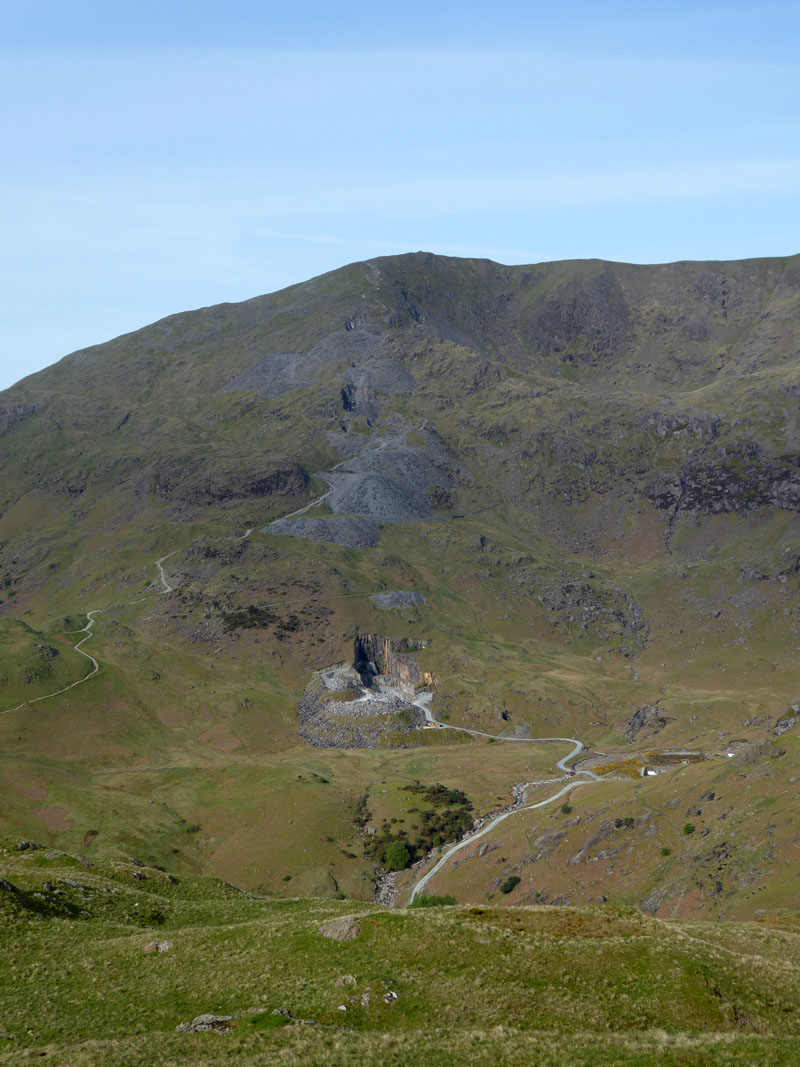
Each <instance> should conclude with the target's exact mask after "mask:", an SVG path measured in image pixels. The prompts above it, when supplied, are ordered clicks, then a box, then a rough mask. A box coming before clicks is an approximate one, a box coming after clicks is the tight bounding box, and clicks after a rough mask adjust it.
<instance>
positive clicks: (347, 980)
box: [336, 974, 356, 986]
mask: <svg viewBox="0 0 800 1067" xmlns="http://www.w3.org/2000/svg"><path fill="white" fill-rule="evenodd" d="M355 984H356V976H355V975H354V974H343V975H341V976H340V977H339V978H337V979H336V985H339V986H342V985H355Z"/></svg>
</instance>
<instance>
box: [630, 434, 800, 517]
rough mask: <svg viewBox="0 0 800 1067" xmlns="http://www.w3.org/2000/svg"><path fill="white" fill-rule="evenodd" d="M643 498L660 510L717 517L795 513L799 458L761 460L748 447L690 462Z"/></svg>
mask: <svg viewBox="0 0 800 1067" xmlns="http://www.w3.org/2000/svg"><path fill="white" fill-rule="evenodd" d="M645 493H646V495H647V497H648V499H649V500H650V503H651V504H653V506H654V507H656V508H659V509H661V510H666V511H670V510H674V509H675V508H677V507H680V510H681V511H682V512H694V513H696V514H707V515H718V514H722V513H725V512H732V511H739V512H747V511H752V510H754V509H755V508H760V507H772V508H781V509H784V510H787V511H800V458H798V457H797V456H781V457H780V458H777V457H774V458H771V457H765V456H763V455H762V452H761V449H760V448H759V446H758V445H756V444H754V443H753V442H749V443H745V444H743V445H738V446H734V447H730V448H728V449H725V450H722V451H721V452H720V454H719V455H718V456H717V457H716V458H714V459H713V460H712V459H705V458H704V459H702V460H699V461H694V462H693V461H690V463H689V464H688V465H687V467H686V468H685V469H684V470H683V471H682V472H680V473H679V474H673V475H669V476H667V477H666V478H663V479H659V480H656V481H653V482H651V483H650V484H649V485H648V486H647V488H646V490H645Z"/></svg>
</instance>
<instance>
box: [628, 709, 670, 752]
mask: <svg viewBox="0 0 800 1067" xmlns="http://www.w3.org/2000/svg"><path fill="white" fill-rule="evenodd" d="M659 703H660V701H657V702H656V703H655V704H647V705H645V706H644V707H643V708H639V710H638V711H637V712H635V714H634V715H633V716H632V717H631V718H630V719H629V720H628V729H627V730H626V731H625V734H626V737H627V738H628V741H630V742H631V744H632V743H633V742H634V741H635V740H636V739H637V738H638V737H639V735H640V734H642V733H644V732H645V731H647V732H649V733H658V731H659V730H663V729H664V727H665V726H666V725H667V724H668V723H671V722H675V719H674V718H670V717H669V716H668V715H662V714H661V712H660V711H659V709H658V705H659Z"/></svg>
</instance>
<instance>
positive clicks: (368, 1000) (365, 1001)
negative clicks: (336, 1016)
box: [361, 993, 372, 1008]
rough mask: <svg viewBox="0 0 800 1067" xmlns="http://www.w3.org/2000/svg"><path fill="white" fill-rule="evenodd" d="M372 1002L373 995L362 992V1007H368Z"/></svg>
mask: <svg viewBox="0 0 800 1067" xmlns="http://www.w3.org/2000/svg"><path fill="white" fill-rule="evenodd" d="M371 1003H372V997H371V996H370V995H369V993H362V994H361V1007H362V1008H368V1007H369V1006H370V1004H371Z"/></svg>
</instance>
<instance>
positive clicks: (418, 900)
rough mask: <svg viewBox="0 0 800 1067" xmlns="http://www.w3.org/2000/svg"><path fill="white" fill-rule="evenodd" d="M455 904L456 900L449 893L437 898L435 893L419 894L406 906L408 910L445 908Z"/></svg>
mask: <svg viewBox="0 0 800 1067" xmlns="http://www.w3.org/2000/svg"><path fill="white" fill-rule="evenodd" d="M455 902H456V898H455V897H454V896H452V895H451V894H450V893H445V894H444V895H443V896H437V895H436V893H431V894H428V893H420V895H419V896H418V897H415V898H414V900H412V901H411V903H410V904H409V905H408V906H409V907H410V908H446V907H448V906H449V905H451V904H455Z"/></svg>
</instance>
